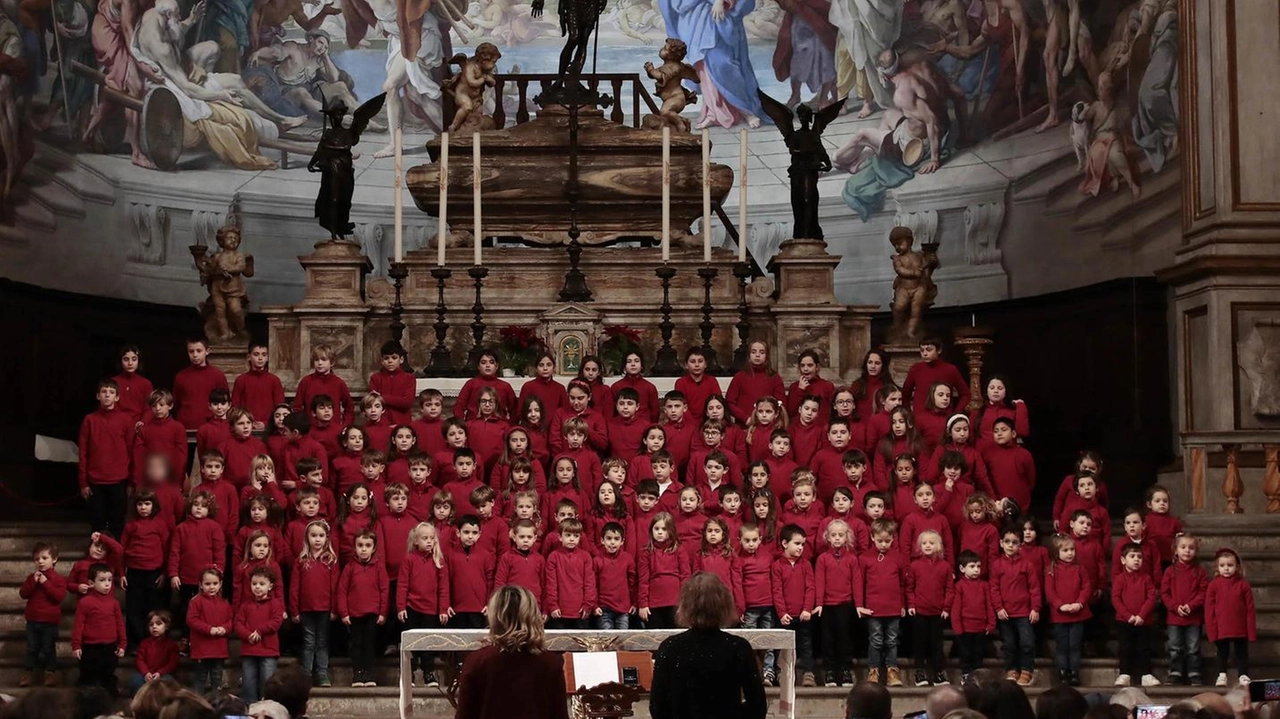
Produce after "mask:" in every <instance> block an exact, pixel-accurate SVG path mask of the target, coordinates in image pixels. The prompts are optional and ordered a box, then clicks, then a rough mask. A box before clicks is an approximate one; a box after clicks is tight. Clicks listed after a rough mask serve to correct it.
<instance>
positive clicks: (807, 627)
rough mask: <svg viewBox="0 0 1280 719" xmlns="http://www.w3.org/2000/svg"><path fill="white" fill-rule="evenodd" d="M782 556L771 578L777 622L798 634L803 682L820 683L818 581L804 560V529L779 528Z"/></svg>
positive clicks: (798, 651) (798, 665)
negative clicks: (817, 661)
mask: <svg viewBox="0 0 1280 719" xmlns="http://www.w3.org/2000/svg"><path fill="white" fill-rule="evenodd" d="M778 541H779V542H780V543H781V545H782V556H781V557H778V560H777V561H775V562H774V563H773V567H772V569H771V570H770V581H771V583H772V585H773V611H774V612H775V613H776V614H777V616H778V624H780V625H781V626H782V627H783V628H784V629H790V630H791V631H793V632H795V633H796V669H797V670H798V671H799V672H800V674H801V677H802V678H801V681H800V685H801V686H805V687H812V686H817V680H816V679H815V678H814V676H813V622H812V621H811V620H812V619H813V609H814V602H815V600H816V592H817V584H816V581H815V579H814V576H813V565H812V564H810V563H809V562H808V561H807V560H805V559H804V556H803V555H804V551H805V545H806V544H808V542H807V541H806V540H805V536H804V530H803V529H801V528H800V527H798V526H796V525H794V524H788V525H786V526H784V527H783V528H782V529H780V530H778Z"/></svg>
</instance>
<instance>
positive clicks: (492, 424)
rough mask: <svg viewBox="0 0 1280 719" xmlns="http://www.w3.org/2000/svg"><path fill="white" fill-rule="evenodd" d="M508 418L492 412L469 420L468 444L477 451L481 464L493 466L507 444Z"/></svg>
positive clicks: (477, 457) (509, 426)
mask: <svg viewBox="0 0 1280 719" xmlns="http://www.w3.org/2000/svg"><path fill="white" fill-rule="evenodd" d="M510 428H511V425H509V424H507V420H505V419H503V418H501V417H499V416H497V415H494V414H491V415H489V416H487V417H473V418H472V419H469V420H467V446H468V447H470V448H471V451H473V452H475V453H476V459H477V460H478V461H479V462H480V465H481V466H484V467H492V466H493V465H495V464H497V463H498V456H499V455H501V454H502V449H503V447H505V446H506V436H507V430H508V429H510Z"/></svg>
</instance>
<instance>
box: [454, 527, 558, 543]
mask: <svg viewBox="0 0 1280 719" xmlns="http://www.w3.org/2000/svg"><path fill="white" fill-rule="evenodd" d="M565 536H568V535H565ZM458 541H460V542H462V546H464V547H474V546H476V542H478V541H480V528H479V527H477V526H476V525H474V524H464V525H462V526H461V527H459V528H458Z"/></svg>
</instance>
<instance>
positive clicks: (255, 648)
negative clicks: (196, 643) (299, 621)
mask: <svg viewBox="0 0 1280 719" xmlns="http://www.w3.org/2000/svg"><path fill="white" fill-rule="evenodd" d="M278 580H279V577H278V576H277V575H276V573H275V570H273V569H271V568H270V567H259V568H257V569H255V570H253V572H252V573H251V574H250V575H249V591H247V592H245V595H244V599H243V600H242V601H241V602H240V604H239V605H238V606H236V609H235V620H234V621H233V627H234V628H235V632H236V636H237V637H239V639H240V671H241V683H240V698H241V699H244V700H245V702H246V703H252V702H256V701H258V700H259V699H261V698H262V689H263V685H264V684H266V681H267V678H268V677H270V676H271V675H272V674H274V673H275V671H276V665H277V663H278V662H279V660H280V625H281V624H282V623H283V622H284V602H282V601H281V600H280V595H279V594H278V593H277V592H276V591H275V584H276V582H277V581H278Z"/></svg>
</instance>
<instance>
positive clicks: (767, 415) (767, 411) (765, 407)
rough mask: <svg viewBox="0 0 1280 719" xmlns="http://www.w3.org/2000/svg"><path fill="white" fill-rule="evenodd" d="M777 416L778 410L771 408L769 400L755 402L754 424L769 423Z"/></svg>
mask: <svg viewBox="0 0 1280 719" xmlns="http://www.w3.org/2000/svg"><path fill="white" fill-rule="evenodd" d="M777 418H778V410H776V409H774V408H773V405H772V404H770V403H769V402H760V403H757V404H756V424H764V425H769V424H773V421H774V420H776V419H777Z"/></svg>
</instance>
